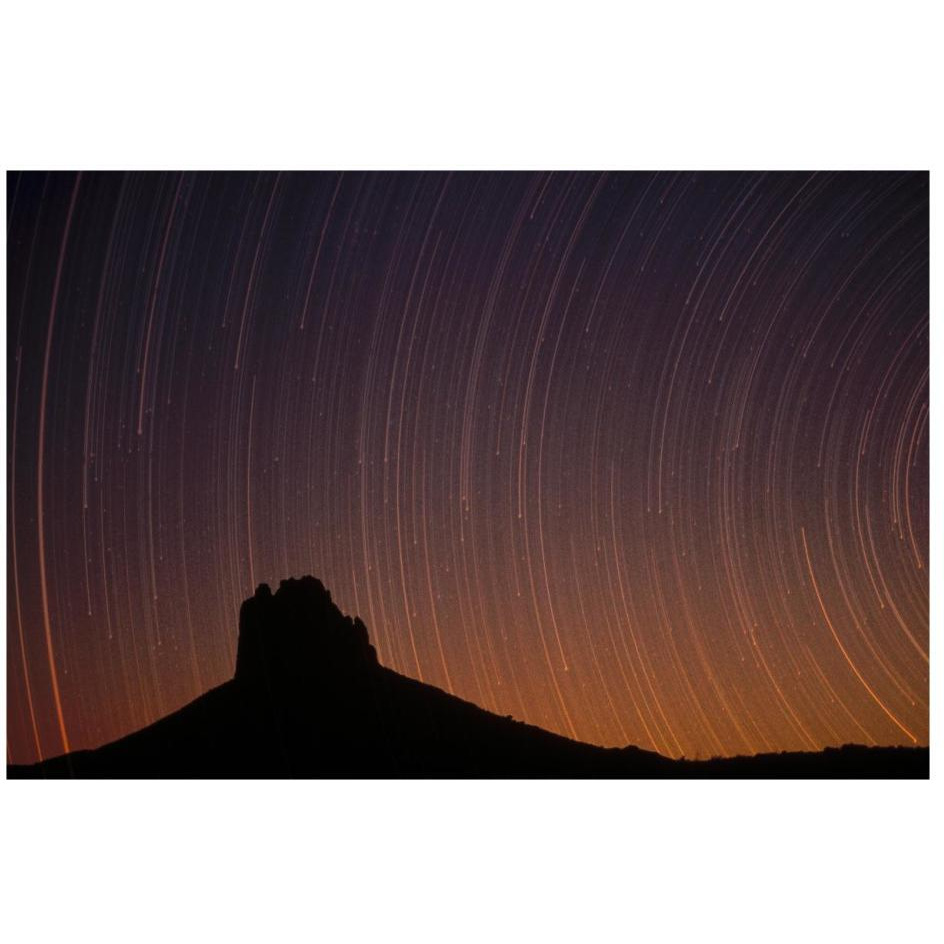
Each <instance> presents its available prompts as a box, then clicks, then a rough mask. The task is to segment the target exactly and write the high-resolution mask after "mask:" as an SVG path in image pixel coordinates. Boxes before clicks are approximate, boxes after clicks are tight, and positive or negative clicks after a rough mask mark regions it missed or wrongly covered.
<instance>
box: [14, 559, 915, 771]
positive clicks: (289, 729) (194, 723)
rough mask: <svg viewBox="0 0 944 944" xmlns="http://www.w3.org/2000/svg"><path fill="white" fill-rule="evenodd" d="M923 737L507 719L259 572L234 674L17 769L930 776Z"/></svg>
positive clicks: (244, 615) (242, 618)
mask: <svg viewBox="0 0 944 944" xmlns="http://www.w3.org/2000/svg"><path fill="white" fill-rule="evenodd" d="M928 770H929V752H928V749H927V748H926V747H925V748H907V747H861V746H856V745H847V746H845V747H843V748H841V749H827V750H825V751H820V752H818V753H784V754H761V755H757V756H754V757H731V758H716V759H713V760H707V761H690V760H672V759H670V758H668V757H663V756H661V755H660V754H656V753H653V752H652V751H644V750H641V749H640V748H638V747H633V746H627V747H622V748H604V747H597V746H595V745H593V744H583V743H581V742H579V741H572V740H570V739H569V738H565V737H562V736H561V735H559V734H553V733H552V732H550V731H545V730H542V729H541V728H536V727H533V726H532V725H529V724H524V723H523V722H521V721H515V720H514V719H513V718H511V717H509V716H505V717H502V716H500V715H496V714H493V713H492V712H490V711H486V710H485V709H483V708H479V707H478V706H477V705H473V704H472V703H471V702H467V701H463V700H462V699H461V698H458V697H456V696H455V695H451V694H447V693H446V692H444V691H441V690H440V689H438V688H434V687H433V686H432V685H427V684H425V683H423V682H418V681H416V680H414V679H411V678H407V677H406V676H404V675H400V674H399V673H397V672H394V671H393V670H392V669H388V668H385V667H384V666H382V665H380V664H379V663H378V661H377V653H376V652H375V651H374V647H373V646H371V644H370V640H369V639H368V637H367V627H366V626H364V624H363V623H362V622H361V621H360V620H359V619H357V618H355V619H351V618H350V617H347V616H345V615H344V614H343V613H342V612H341V611H340V610H339V609H338V608H337V607H336V606H335V605H334V603H333V602H332V601H331V594H330V593H328V591H327V590H326V589H325V587H324V585H323V584H322V583H321V581H320V580H316V579H315V578H314V577H302V578H301V579H300V580H296V579H291V580H283V581H282V583H281V584H280V585H279V589H278V590H277V591H276V592H275V593H274V594H273V593H272V591H271V590H270V589H269V587H268V586H266V585H265V584H262V585H261V586H260V587H259V588H258V590H256V592H255V595H254V596H252V597H251V598H250V599H248V600H246V601H245V603H243V605H242V609H241V610H240V614H239V644H238V648H237V653H236V677H235V678H234V679H231V680H230V681H228V682H224V683H223V684H222V685H219V686H217V687H216V688H213V689H211V690H210V691H208V692H205V693H204V694H203V695H201V696H200V697H199V698H197V699H195V700H194V701H192V702H190V703H189V704H188V705H184V706H183V707H182V708H180V709H179V710H178V711H175V712H173V713H172V714H169V715H167V716H166V717H164V718H161V719H160V720H159V721H155V722H154V723H153V724H151V725H148V726H147V727H146V728H142V729H141V730H140V731H135V732H134V733H132V734H129V735H127V736H125V737H123V738H121V739H120V740H118V741H112V742H111V743H110V744H105V745H103V746H102V747H98V748H96V749H95V750H90V751H73V752H72V753H71V754H65V755H63V756H61V757H53V758H49V759H47V760H44V761H41V762H40V763H37V764H31V765H28V766H23V767H19V766H15V765H13V766H8V767H7V776H8V777H656V778H668V777H750V778H759V777H774V778H784V777H802V778H807V777H820V778H822V777H828V778H835V777H844V778H846V777H909V778H910V777H920V778H927V776H928Z"/></svg>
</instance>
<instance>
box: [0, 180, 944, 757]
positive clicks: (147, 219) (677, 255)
mask: <svg viewBox="0 0 944 944" xmlns="http://www.w3.org/2000/svg"><path fill="white" fill-rule="evenodd" d="M928 212H929V211H928V175H927V174H926V173H923V172H901V173H893V172H874V173H858V172H856V173H851V172H831V173H806V172H803V173H800V172H789V173H787V172H767V173H760V172H758V173H735V172H730V173H727V172H725V173H721V172H710V173H708V172H706V173H694V172H667V173H661V172H660V173H643V172H613V173H587V172H576V173H562V172H553V173H532V172H527V173H524V172H500V173H499V172H461V173H445V172H435V173H413V172H410V173H407V172H345V173H327V172H319V173H274V172H273V173H268V172H267V173H151V172H148V173H144V172H131V173H100V172H95V173H82V174H71V173H49V174H44V173H34V172H29V173H22V174H10V175H8V180H7V213H8V221H7V227H8V275H7V279H8V298H7V306H8V307H7V378H8V379H7V489H8V494H7V521H8V530H7V542H8V594H7V618H8V630H7V632H8V636H7V679H8V685H7V690H8V696H7V697H8V712H7V714H8V721H7V724H8V748H7V752H8V761H12V762H15V763H28V762H32V761H34V760H37V759H39V758H42V757H48V756H52V755H56V754H60V753H62V752H63V751H65V750H69V749H72V750H75V749H78V748H86V747H94V746H97V745H99V744H101V743H103V742H105V741H108V740H112V739H114V738H117V737H119V736H121V735H123V734H126V733H128V732H130V731H132V730H134V729H136V728H139V727H142V726H144V725H146V724H148V723H150V722H152V721H154V720H156V719H157V718H159V717H160V716H162V715H164V714H167V713H168V712H170V711H173V710H175V709H177V708H179V707H180V706H182V705H183V704H184V703H186V702H188V701H190V700H192V699H193V698H195V697H196V696H197V695H199V694H201V693H202V692H203V691H205V690H206V689H208V688H210V687H212V686H214V685H218V684H220V683H221V682H223V681H225V680H226V679H228V678H229V677H231V676H232V673H233V665H234V660H235V648H236V620H237V613H238V608H239V605H240V603H241V601H242V600H243V599H245V598H246V597H247V596H249V595H250V594H251V593H252V592H253V590H254V588H255V586H256V585H257V584H258V583H260V582H263V581H265V582H268V583H270V584H278V582H279V580H280V579H282V578H285V577H289V576H293V575H294V576H301V575H303V574H313V575H315V576H317V577H319V578H320V579H321V580H322V581H323V582H324V583H325V585H326V586H327V587H329V588H330V590H331V592H332V595H333V597H334V599H335V600H336V601H337V603H338V605H339V606H340V607H341V608H342V610H344V611H345V612H347V613H350V614H352V615H353V614H359V615H360V616H361V617H362V619H363V620H364V621H365V623H366V624H367V626H368V628H369V630H370V633H371V639H372V641H373V642H374V644H375V646H376V648H377V652H378V656H379V658H380V661H381V662H383V663H384V664H386V665H388V666H390V667H391V668H394V669H396V670H397V671H399V672H402V673H404V674H406V675H409V676H412V677H414V678H417V679H421V680H423V681H425V682H429V683H431V684H433V685H436V686H439V687H441V688H443V689H445V690H447V691H450V692H452V693H454V694H456V695H459V696H461V697H463V698H466V699H468V700H470V701H473V702H476V703H477V704H479V705H481V706H483V707H485V708H488V709H490V710H492V711H495V712H497V713H499V714H507V715H513V716H514V717H516V718H519V719H521V720H524V721H528V722H530V723H532V724H537V725H541V726H543V727H546V728H549V729H551V730H554V731H557V732H559V733H561V734H565V735H568V736H571V737H576V738H580V739H581V740H585V741H590V742H593V743H597V744H604V745H624V744H636V745H638V746H640V747H643V748H646V749H651V750H657V751H660V752H662V753H664V754H668V755H671V756H675V757H678V756H683V755H684V756H687V757H708V756H712V755H731V754H743V753H753V752H760V751H779V750H816V749H820V748H822V747H824V746H827V745H839V744H843V743H848V742H856V743H860V744H870V745H874V744H881V745H890V744H922V745H924V744H927V743H928V619H929V617H928V606H929V588H928V571H927V566H928V544H929V524H928V515H929V509H928V505H929V473H928V381H929V358H928V322H929V288H928V279H929V262H928V235H929V218H928Z"/></svg>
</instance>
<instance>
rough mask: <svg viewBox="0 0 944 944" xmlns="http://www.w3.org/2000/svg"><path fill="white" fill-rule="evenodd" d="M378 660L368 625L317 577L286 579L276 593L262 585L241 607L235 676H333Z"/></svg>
mask: <svg viewBox="0 0 944 944" xmlns="http://www.w3.org/2000/svg"><path fill="white" fill-rule="evenodd" d="M376 665H377V652H376V650H375V649H374V647H373V646H372V645H371V644H370V640H369V638H368V635H367V627H366V626H365V625H364V624H363V623H362V622H361V620H360V619H359V618H357V617H355V618H354V619H351V618H350V617H349V616H345V615H344V614H343V613H342V612H341V611H340V610H339V609H338V607H337V606H335V604H334V603H333V602H332V600H331V594H330V593H329V592H328V590H327V589H325V586H324V584H323V583H322V582H321V581H320V580H316V579H315V578H314V577H302V578H301V579H300V580H296V579H295V578H291V579H289V580H283V581H282V582H281V583H280V584H279V589H278V590H277V591H276V593H275V594H273V593H272V591H271V590H270V589H269V586H268V584H260V585H259V587H258V589H257V590H256V593H255V595H254V596H252V597H250V598H249V599H248V600H246V601H245V602H244V603H243V605H242V608H241V610H240V612H239V643H238V647H237V650H236V679H237V680H239V681H260V680H265V681H268V682H269V683H270V684H273V683H278V682H279V680H284V679H288V678H301V677H308V676H314V677H317V676H330V677H331V678H332V680H333V681H337V680H339V679H340V678H342V677H344V676H347V675H351V674H357V673H363V672H365V671H368V670H369V669H371V668H374V667H376Z"/></svg>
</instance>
